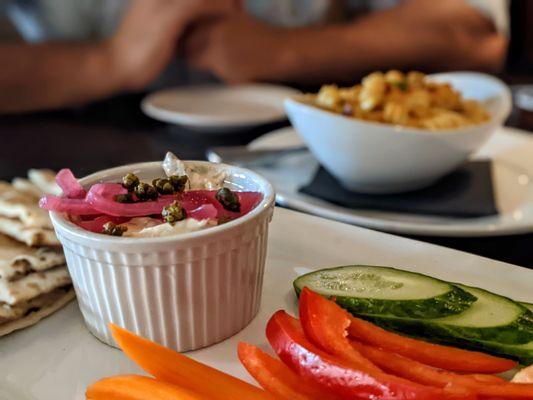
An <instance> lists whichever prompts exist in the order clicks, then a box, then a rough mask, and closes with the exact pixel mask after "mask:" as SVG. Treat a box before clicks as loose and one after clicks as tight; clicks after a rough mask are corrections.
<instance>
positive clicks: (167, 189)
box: [152, 178, 174, 194]
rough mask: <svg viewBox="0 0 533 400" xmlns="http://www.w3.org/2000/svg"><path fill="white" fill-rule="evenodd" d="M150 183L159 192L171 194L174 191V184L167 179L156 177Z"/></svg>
mask: <svg viewBox="0 0 533 400" xmlns="http://www.w3.org/2000/svg"><path fill="white" fill-rule="evenodd" d="M152 185H153V186H154V187H155V188H156V190H157V191H158V192H159V193H160V194H172V193H174V186H173V185H172V183H170V180H168V179H162V178H157V179H154V180H153V181H152Z"/></svg>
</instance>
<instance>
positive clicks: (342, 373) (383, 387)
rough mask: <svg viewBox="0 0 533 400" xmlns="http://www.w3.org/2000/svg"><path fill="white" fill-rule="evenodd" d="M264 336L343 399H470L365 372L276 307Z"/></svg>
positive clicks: (460, 393)
mask: <svg viewBox="0 0 533 400" xmlns="http://www.w3.org/2000/svg"><path fill="white" fill-rule="evenodd" d="M266 334H267V338H268V340H269V342H270V344H271V346H272V348H273V349H274V351H275V352H276V353H277V354H278V356H279V357H280V358H281V360H282V361H283V362H284V363H285V364H286V365H287V366H288V367H289V368H291V369H292V370H293V371H294V372H296V373H297V374H298V375H300V376H301V377H302V378H303V379H304V380H310V381H314V382H315V383H317V384H319V385H320V386H322V387H323V388H324V389H326V390H330V391H331V392H333V393H335V394H337V395H339V396H341V397H342V398H343V399H346V400H348V399H349V400H354V399H360V400H368V399H383V400H385V399H386V400H407V399H410V400H411V399H416V400H436V399H440V400H451V399H455V400H459V399H468V400H473V399H476V398H477V397H476V396H475V395H473V394H472V393H471V392H469V391H467V390H464V389H462V388H455V387H452V386H450V387H447V388H445V389H439V388H434V387H429V386H424V385H420V384H417V383H414V382H410V381H408V380H405V379H402V378H398V377H395V376H391V375H388V374H385V373H369V372H367V371H364V370H360V369H355V368H353V367H351V366H350V365H349V363H347V362H345V361H342V360H340V359H338V358H336V357H334V356H331V355H329V354H327V353H326V352H324V351H322V350H320V349H319V348H318V347H316V346H314V345H313V344H312V343H311V342H309V341H308V340H307V338H306V337H305V334H304V332H303V330H302V327H301V326H300V323H299V321H298V320H297V319H295V318H293V317H291V316H289V315H288V314H287V313H285V312H284V311H278V312H277V313H275V314H274V315H273V316H272V317H271V318H270V320H269V322H268V324H267V329H266Z"/></svg>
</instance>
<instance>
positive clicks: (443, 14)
mask: <svg viewBox="0 0 533 400" xmlns="http://www.w3.org/2000/svg"><path fill="white" fill-rule="evenodd" d="M387 17H391V18H394V19H395V21H396V22H397V23H398V24H399V25H397V24H394V25H391V22H392V21H390V20H388V19H387ZM380 22H381V27H382V29H385V30H387V29H388V28H387V26H397V28H399V29H397V34H398V35H406V36H407V37H405V39H407V40H408V38H409V37H411V38H414V37H416V38H417V41H416V43H417V45H416V47H414V48H413V49H412V50H413V51H415V52H418V53H419V54H420V56H421V57H424V58H425V59H427V60H432V63H433V67H434V68H436V69H450V68H453V69H460V68H467V69H488V70H498V69H499V68H501V66H502V63H503V61H504V60H505V53H506V49H507V38H506V37H505V36H503V35H501V34H499V33H497V32H496V30H495V27H494V26H493V24H492V22H491V21H490V20H489V19H488V18H486V17H485V16H484V15H482V14H481V13H480V12H479V11H478V10H476V9H475V8H473V7H471V6H470V5H469V4H468V3H466V1H464V0H448V1H434V0H409V1H407V2H405V3H403V4H402V5H400V6H399V7H398V9H397V12H395V13H391V14H390V16H387V15H385V18H384V20H383V21H380ZM379 29H381V28H379ZM391 50H394V49H391Z"/></svg>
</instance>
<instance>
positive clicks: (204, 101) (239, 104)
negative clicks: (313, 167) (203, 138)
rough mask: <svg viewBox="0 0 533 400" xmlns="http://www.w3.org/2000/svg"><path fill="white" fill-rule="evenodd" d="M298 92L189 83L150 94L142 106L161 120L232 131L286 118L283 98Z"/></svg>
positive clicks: (206, 129) (203, 129)
mask: <svg viewBox="0 0 533 400" xmlns="http://www.w3.org/2000/svg"><path fill="white" fill-rule="evenodd" d="M296 93H299V92H298V91H297V90H295V89H291V88H288V87H285V86H276V85H266V84H253V85H235V86H227V85H204V86H186V87H180V88H173V89H165V90H161V91H158V92H155V93H152V94H150V95H148V96H147V97H146V98H145V99H144V100H143V101H142V103H141V109H142V110H143V112H144V113H145V114H146V115H148V116H150V117H152V118H154V119H157V120H159V121H163V122H168V123H171V124H178V125H182V126H185V127H187V128H189V129H193V130H196V131H199V132H210V133H214V132H228V131H235V130H239V129H245V128H249V127H253V126H257V125H261V124H266V123H269V122H276V121H280V120H284V119H285V118H286V116H285V110H284V108H283V100H284V99H285V98H287V97H289V96H293V95H294V94H296Z"/></svg>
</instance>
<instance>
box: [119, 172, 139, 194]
mask: <svg viewBox="0 0 533 400" xmlns="http://www.w3.org/2000/svg"><path fill="white" fill-rule="evenodd" d="M138 184H139V178H138V177H137V175H135V174H132V173H131V172H130V173H129V174H126V175H124V177H123V178H122V186H123V187H125V188H126V189H128V191H130V192H132V191H133V189H135V186H137V185H138Z"/></svg>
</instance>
